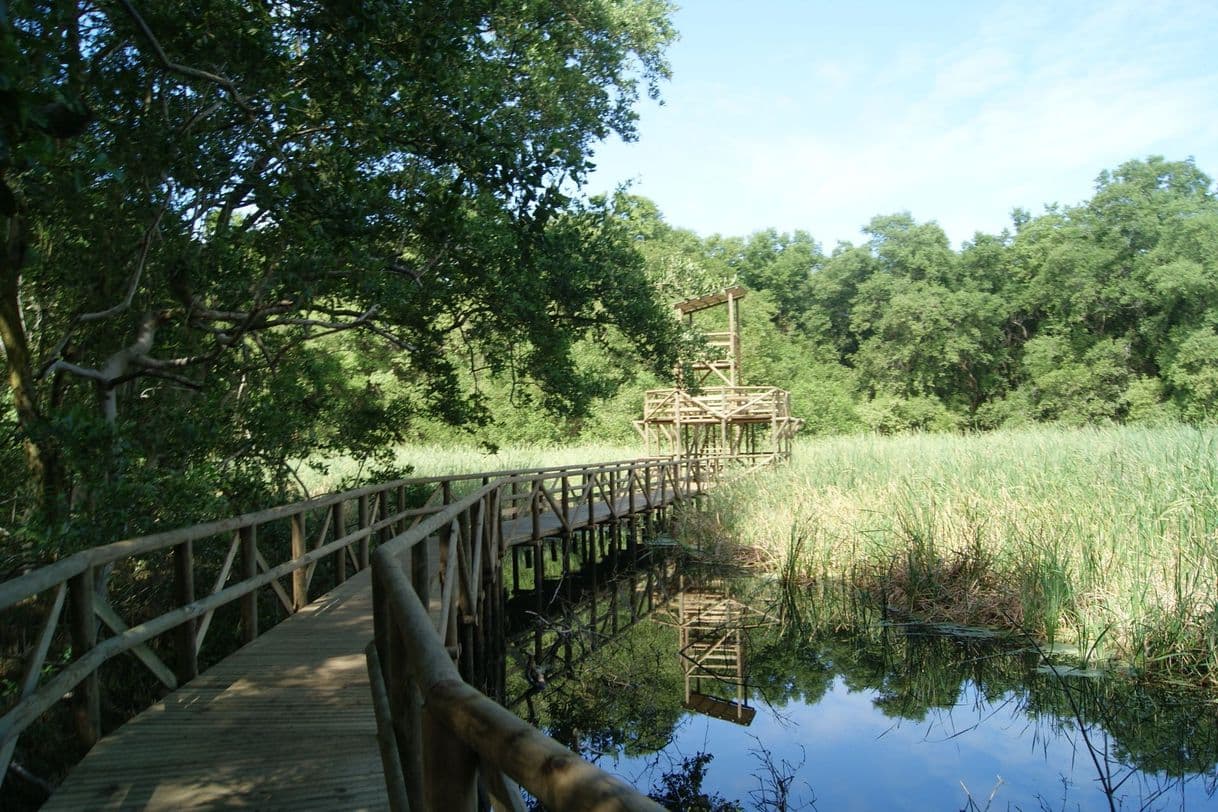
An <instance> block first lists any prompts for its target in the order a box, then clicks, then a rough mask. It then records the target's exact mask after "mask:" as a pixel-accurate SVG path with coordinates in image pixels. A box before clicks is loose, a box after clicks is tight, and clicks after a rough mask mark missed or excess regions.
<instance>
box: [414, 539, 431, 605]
mask: <svg viewBox="0 0 1218 812" xmlns="http://www.w3.org/2000/svg"><path fill="white" fill-rule="evenodd" d="M430 545H431V542H430V540H428V539H422V540H420V541H419V543H418V544H416V545H414V546H413V547H411V548H410V583H411V584H413V585H414V591H415V592H416V593H417V594H418V596H419V602H420V603H422V604H423V606H424V607H425V608H427V609H428V610H429V611H430V609H431V546H430Z"/></svg>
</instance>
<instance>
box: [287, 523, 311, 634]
mask: <svg viewBox="0 0 1218 812" xmlns="http://www.w3.org/2000/svg"><path fill="white" fill-rule="evenodd" d="M291 526H292V552H291V555H292V560H293V561H295V560H297V559H299V558H300V557H301V556H303V555H304V554H305V533H304V514H301V513H296V514H293V516H292V518H291ZM308 602H309V580H308V573H307V572H305V568H304V567H297V568H296V569H294V570H292V611H293V612H299V611H300V610H301V609H303V608H304V607H305V604H307V603H308Z"/></svg>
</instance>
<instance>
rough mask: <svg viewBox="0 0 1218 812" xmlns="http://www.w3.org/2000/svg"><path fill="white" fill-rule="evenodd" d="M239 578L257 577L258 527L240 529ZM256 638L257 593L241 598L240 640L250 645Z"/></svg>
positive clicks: (250, 526)
mask: <svg viewBox="0 0 1218 812" xmlns="http://www.w3.org/2000/svg"><path fill="white" fill-rule="evenodd" d="M240 533H241V578H242V579H243V580H249V579H251V578H255V577H257V575H258V526H257V525H253V524H251V525H249V526H248V527H242V528H241V530H240ZM257 637H258V592H257V591H254V592H250V593H249V594H247V595H242V596H241V639H242V641H243V642H246V643H252V642H254V639H255V638H257Z"/></svg>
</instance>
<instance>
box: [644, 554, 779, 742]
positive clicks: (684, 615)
mask: <svg viewBox="0 0 1218 812" xmlns="http://www.w3.org/2000/svg"><path fill="white" fill-rule="evenodd" d="M675 603H676V607H675V609H676V616H675V618H673V617H672V615H671V613H667V617H668V618H670V619H671V620H675V622H676V625H677V629H678V641H677V646H678V648H677V657H678V659H679V662H680V666H681V672H682V675H683V676H684V681H685V699H684V702H683V704H682V707H684V708H685V709H686V710H690V711H694V712H695V713H701V714H705V715H707V716H712V717H714V718H716V719H722V720H724V721H727V722H735V723H736V724H739V725H744V726H748V725H749V724H750V723H751V722H752V721H753V718H754V717H755V716H756V714H757V710H756V708H754V707H752V706H751V705H750V704H749V700H750V698H751V692H750V691H749V685H748V669H747V666H746V657H747V646H746V641H747V635H748V632H749V631H751V630H752V629H756V628H760V627H761V626H766V625H771V624H773V623H775V622H776V621H775V619H774V618H773V617H771V616H770V615H769V614H767V613H766V612H764V611H760V610H758V609H756V608H754V607H752V606H749V605H748V604H746V603H744V602H742V601H740V600H737V599H736V598H735V597H733V596H732V595H731V594H729V592H728V587H727V585H726V584H725V583H724V582H723V581H721V580H714V581H710V582H709V583H707V584H705V585H702V586H688V585H687V584H686V583H685V576H682V580H681V590H680V592H678V594H677V597H676V600H675ZM664 618H665V614H661V616H660V617H659V618H657V619H658V620H661V621H663V620H664Z"/></svg>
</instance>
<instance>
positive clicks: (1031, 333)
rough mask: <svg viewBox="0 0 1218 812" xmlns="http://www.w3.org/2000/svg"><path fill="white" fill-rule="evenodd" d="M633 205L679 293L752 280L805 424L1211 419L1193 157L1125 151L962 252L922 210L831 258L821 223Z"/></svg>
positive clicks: (1215, 245)
mask: <svg viewBox="0 0 1218 812" xmlns="http://www.w3.org/2000/svg"><path fill="white" fill-rule="evenodd" d="M631 210H632V212H633V214H632V217H633V222H635V223H636V224H637V234H638V237H639V239H640V240H641V241H642V252H643V254H644V256H645V257H646V259H647V265H648V273H649V275H650V277H651V279H652V283H653V285H655V286H656V287H657V289H658V290H660V291H661V292H662V293H664V294H667V295H668V296H669V298H672V299H676V298H680V297H683V296H690V295H696V294H700V293H706V292H709V291H711V290H715V289H718V288H722V287H724V286H725V285H727V284H734V283H743V284H745V285H746V286H748V287H749V288H750V289H751V290H753V291H754V293H753V294H751V295H750V297H749V298H748V299H747V300H746V302H745V304H744V307H743V313H744V316H743V319H744V322H745V327H744V330H745V332H744V340H745V352H744V370H745V377H746V378H747V379H748V381H749V382H750V383H764V384H771V385H778V386H783V387H785V388H787V389H790V390H791V391H792V393H793V396H794V398H793V402H794V406H795V409H796V413H797V414H799V415H800V416H803V417H805V418H809V421H808V424H807V430H808V431H811V432H815V433H826V434H827V433H843V432H851V431H858V430H864V429H865V430H872V431H878V432H884V433H892V432H900V431H909V430H931V431H944V430H958V429H964V428H981V429H989V428H996V427H999V426H1017V425H1022V424H1024V423H1028V422H1060V423H1063V424H1066V425H1075V426H1079V425H1089V424H1095V423H1105V422H1124V421H1129V422H1143V423H1145V422H1150V423H1165V422H1169V421H1171V420H1173V419H1183V420H1187V421H1189V422H1194V423H1205V422H1210V421H1213V420H1214V419H1215V416H1216V415H1215V412H1214V406H1213V404H1214V402H1215V399H1216V396H1218V361H1215V360H1214V359H1215V358H1218V338H1216V336H1218V308H1215V306H1214V305H1213V302H1214V301H1215V297H1216V296H1218V260H1216V259H1215V258H1216V257H1218V198H1216V197H1215V194H1214V189H1213V184H1212V182H1211V180H1210V178H1209V177H1208V176H1207V175H1205V174H1204V173H1203V172H1201V171H1200V170H1199V169H1198V168H1197V167H1196V166H1195V165H1194V164H1193V162H1192V161H1191V160H1189V161H1178V162H1172V161H1167V160H1164V159H1163V158H1160V157H1156V156H1152V157H1150V158H1147V159H1146V160H1144V161H1129V162H1128V163H1125V164H1123V165H1122V166H1120V167H1119V168H1118V169H1116V170H1114V171H1112V172H1107V171H1105V172H1103V173H1101V175H1100V176H1099V177H1098V178H1097V180H1096V187H1095V194H1094V195H1093V197H1092V199H1091V200H1089V201H1086V202H1084V203H1082V204H1079V205H1077V206H1072V207H1061V206H1056V205H1054V206H1050V207H1047V208H1046V209H1045V211H1044V213H1042V214H1041V215H1039V216H1035V217H1034V216H1032V215H1030V214H1029V213H1028V212H1025V211H1021V210H1017V211H1015V212H1013V214H1012V222H1013V225H1014V232H1013V233H1012V232H1011V231H1004V232H1003V233H1002V234H999V235H987V234H977V235H976V236H975V237H974V238H973V239H972V240H971V241H969V242H966V243H965V244H964V245H963V246H962V247H961V248H960V250H959V251H954V250H952V248H951V246H950V245H949V243H948V240H947V237H946V235H945V234H944V232H943V230H942V229H941V228H940V227H939V226H938V225H937V224H936V223H934V222H929V223H918V222H916V221H915V220H914V219H913V218H912V217H911V216H910V215H909V214H908V213H899V214H892V215H885V216H879V217H875V218H873V219H872V220H871V222H870V223H869V224H868V225H867V226H866V227H865V228H864V232H865V233H866V234H867V241H866V242H865V243H863V244H861V245H857V246H856V245H850V244H849V243H841V244H839V245H838V246H837V247H836V248H835V249H834V250H833V252H832V253H831V254H830V255H828V256H826V255H825V254H824V253H823V252H822V251H821V250H820V247H819V246H818V245H817V243H816V242H815V241H814V240H813V239H812V237H811V236H810V235H809V234H807V233H806V232H795V233H794V234H780V233H778V232H776V231H774V230H773V229H770V230H766V231H761V232H757V233H755V234H753V235H751V236H749V237H747V238H739V237H722V236H719V235H714V236H711V237H709V238H706V239H702V240H699V239H698V238H697V237H696V236H694V235H692V234H690V233H689V232H684V231H681V230H679V229H673V228H671V227H669V226H667V225H666V224H665V223H664V222H663V218H662V216H661V215H660V213H659V212H658V211H657V210H656V209H655V207H654V205H652V204H650V203H648V202H647V201H643V200H640V199H638V198H633V199H631Z"/></svg>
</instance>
